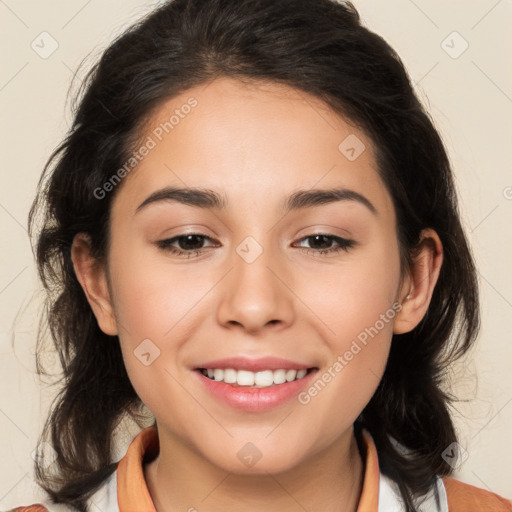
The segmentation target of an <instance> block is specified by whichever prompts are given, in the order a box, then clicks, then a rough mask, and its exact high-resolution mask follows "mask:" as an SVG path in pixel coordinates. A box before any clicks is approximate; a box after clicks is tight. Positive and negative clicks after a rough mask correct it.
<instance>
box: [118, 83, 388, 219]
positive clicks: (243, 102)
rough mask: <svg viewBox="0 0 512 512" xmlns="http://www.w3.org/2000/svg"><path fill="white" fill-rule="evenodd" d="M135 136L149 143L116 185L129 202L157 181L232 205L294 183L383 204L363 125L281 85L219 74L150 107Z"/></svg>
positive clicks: (277, 194)
mask: <svg viewBox="0 0 512 512" xmlns="http://www.w3.org/2000/svg"><path fill="white" fill-rule="evenodd" d="M139 145H140V147H143V146H144V145H146V146H148V147H149V146H151V148H150V149H149V150H146V151H144V153H145V155H144V156H143V157H142V158H140V161H138V162H137V165H136V167H135V168H134V170H133V171H131V172H130V173H129V176H127V178H125V181H126V182H127V183H123V189H125V190H124V192H123V193H122V194H120V195H121V196H123V199H122V201H123V202H124V203H127V204H128V203H129V207H130V208H131V209H132V210H135V209H136V208H137V206H138V205H139V204H140V202H141V201H142V200H143V199H144V197H146V196H147V195H148V194H150V193H152V192H154V191H155V190H157V189H158V188H161V187H165V186H179V187H184V186H185V187H194V186H197V187H199V186H200V187H203V188H209V189H212V190H218V191H221V192H222V193H223V195H224V196H228V197H229V198H230V201H229V204H230V205H233V206H234V205H235V203H236V201H237V200H240V201H242V200H243V201H244V202H247V201H248V200H250V201H253V202H263V203H264V204H265V205H269V204H270V203H271V202H272V201H274V200H275V201H276V202H277V201H280V204H282V196H283V194H284V193H289V192H290V191H293V190H294V189H299V188H300V189H304V188H314V187H317V188H328V187H339V186H344V187H347V188H349V189H351V190H355V191H356V192H359V193H364V195H365V196H371V197H372V202H373V203H374V204H375V203H377V204H376V206H377V205H379V206H380V209H388V208H389V207H390V198H389V197H387V193H386V190H385V187H384V184H383V183H382V181H381V178H380V176H379V173H378V172H377V165H376V162H375V157H374V150H373V145H372V142H371V140H370V139H369V138H368V137H367V136H366V135H365V133H364V132H363V131H361V130H360V129H359V128H357V127H356V126H354V125H353V124H352V123H350V122H348V121H347V120H345V119H344V118H342V117H341V116H339V115H337V114H335V113H334V112H333V111H332V110H331V109H330V108H329V107H328V106H327V105H326V104H324V103H323V102H322V101H321V100H319V99H318V98H316V97H314V96H312V95H309V94H307V93H305V92H303V91H299V90H297V89H294V88H291V87H288V86H286V85H282V84H276V83H263V82H248V83H243V82H241V81H239V80H235V79H230V78H221V79H217V80H214V81H213V82H210V83H207V84H203V85H200V86H197V87H194V88H191V89H188V90H187V91H185V92H183V93H182V94H180V95H178V96H175V97H173V98H172V99H169V100H168V101H166V102H165V103H163V104H162V105H161V106H160V107H159V108H158V109H157V110H156V111H155V112H154V113H153V115H152V116H151V118H150V119H149V120H148V121H147V122H146V123H145V124H144V127H143V129H142V130H141V137H140V142H139ZM116 200H117V199H116ZM378 209H379V207H378Z"/></svg>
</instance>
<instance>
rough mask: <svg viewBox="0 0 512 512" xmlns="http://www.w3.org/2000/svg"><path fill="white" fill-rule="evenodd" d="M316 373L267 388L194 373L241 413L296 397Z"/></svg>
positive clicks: (280, 403)
mask: <svg viewBox="0 0 512 512" xmlns="http://www.w3.org/2000/svg"><path fill="white" fill-rule="evenodd" d="M317 371H318V370H316V369H314V370H311V371H310V372H309V373H308V374H307V375H306V376H304V377H303V378H302V379H299V380H294V381H292V382H285V383H283V384H275V385H273V386H269V387H268V388H251V387H248V386H233V385H231V384H227V383H226V382H222V381H216V380H212V379H210V378H209V377H206V376H205V375H203V374H202V373H201V371H200V370H196V371H195V373H197V375H198V376H199V379H200V380H201V382H202V383H203V385H204V386H205V387H206V389H207V390H208V391H209V392H210V393H211V394H212V395H213V396H215V397H216V398H219V399H220V400H221V401H223V402H224V403H226V404H228V405H229V406H231V407H233V408H235V409H240V410H242V411H251V412H260V411H266V410H268V409H272V408H273V407H277V406H279V405H282V404H284V403H285V402H287V401H288V400H290V399H291V398H293V397H295V396H297V395H298V394H299V393H300V392H301V390H302V389H304V388H305V387H306V386H308V385H309V383H310V382H311V380H312V379H313V377H314V375H315V374H316V372H317Z"/></svg>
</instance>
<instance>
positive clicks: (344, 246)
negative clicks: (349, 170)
mask: <svg viewBox="0 0 512 512" xmlns="http://www.w3.org/2000/svg"><path fill="white" fill-rule="evenodd" d="M187 236H197V237H201V238H204V239H207V240H211V238H210V237H209V236H206V235H203V234H201V233H187V234H185V235H178V236H175V237H174V238H168V239H166V240H160V241H158V242H156V245H157V246H158V247H159V248H160V249H162V250H163V251H165V252H169V253H171V254H175V255H177V256H187V257H188V258H189V259H190V258H195V257H197V256H200V255H201V253H202V252H203V250H204V249H191V250H189V251H185V250H183V249H179V248H177V247H173V246H172V245H171V244H172V243H175V242H177V241H178V240H179V239H180V238H186V237H187ZM316 236H323V237H325V238H327V239H329V240H332V241H334V242H336V243H337V244H338V246H337V247H330V248H329V249H310V248H308V247H299V249H302V250H303V251H305V252H306V253H308V254H309V252H310V251H313V252H314V253H315V254H316V255H326V254H338V253H340V252H342V251H344V252H348V251H349V250H350V249H351V248H352V247H354V245H355V244H356V242H355V241H354V240H348V239H346V238H341V237H339V236H334V235H329V234H327V233H314V234H312V235H308V236H305V237H303V238H301V239H300V240H299V242H302V241H303V240H307V239H308V238H314V237H316ZM194 252H195V256H192V254H193V253H194Z"/></svg>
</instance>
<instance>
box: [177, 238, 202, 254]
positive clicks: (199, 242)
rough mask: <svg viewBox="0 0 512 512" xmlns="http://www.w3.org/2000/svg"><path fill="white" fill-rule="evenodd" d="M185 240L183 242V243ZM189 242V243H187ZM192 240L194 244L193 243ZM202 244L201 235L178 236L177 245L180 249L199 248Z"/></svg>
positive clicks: (190, 249)
mask: <svg viewBox="0 0 512 512" xmlns="http://www.w3.org/2000/svg"><path fill="white" fill-rule="evenodd" d="M183 240H185V243H183ZM189 242H191V243H189ZM194 242H196V244H195V245H194ZM202 244H203V237H202V236H201V235H184V236H180V238H179V246H180V248H181V249H183V250H185V251H193V250H197V249H201V248H202Z"/></svg>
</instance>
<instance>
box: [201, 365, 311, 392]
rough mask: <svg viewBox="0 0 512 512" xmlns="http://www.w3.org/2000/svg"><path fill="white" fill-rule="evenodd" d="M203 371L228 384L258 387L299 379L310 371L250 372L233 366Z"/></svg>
mask: <svg viewBox="0 0 512 512" xmlns="http://www.w3.org/2000/svg"><path fill="white" fill-rule="evenodd" d="M201 372H202V373H203V375H205V376H207V377H209V378H210V379H212V380H215V381H217V382H219V381H223V382H226V383H227V384H236V385H238V386H251V387H256V388H268V387H270V386H273V385H275V384H284V383H285V382H292V381H294V380H299V379H302V378H303V377H304V376H305V375H306V374H307V373H308V371H307V370H263V371H261V372H250V371H247V370H235V369H233V368H226V369H221V368H208V369H207V370H205V369H202V370H201Z"/></svg>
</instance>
